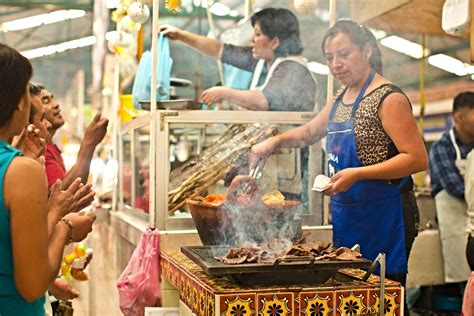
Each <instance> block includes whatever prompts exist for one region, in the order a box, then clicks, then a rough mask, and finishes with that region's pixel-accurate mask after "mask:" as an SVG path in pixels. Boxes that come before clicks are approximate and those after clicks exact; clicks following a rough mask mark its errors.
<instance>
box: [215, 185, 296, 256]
mask: <svg viewBox="0 0 474 316" xmlns="http://www.w3.org/2000/svg"><path fill="white" fill-rule="evenodd" d="M240 183H245V182H244V181H242V182H240ZM240 183H239V184H240ZM233 184H234V182H233ZM241 189H242V186H241V185H231V187H230V188H229V190H235V191H236V192H232V193H237V194H236V198H235V199H234V198H229V196H230V195H229V194H228V198H227V199H226V202H225V203H224V205H223V207H222V210H221V212H223V213H224V214H225V216H223V217H222V218H223V219H225V220H224V221H223V222H222V224H223V225H222V226H221V227H220V229H221V231H220V232H221V236H222V239H221V240H219V241H218V243H219V244H225V245H232V246H239V247H240V246H242V245H245V244H249V243H250V244H257V245H258V244H270V243H275V242H274V241H275V240H278V241H280V242H279V243H281V244H282V247H283V245H288V244H291V242H290V239H295V238H298V237H299V230H298V229H297V228H296V227H297V226H298V225H297V223H295V222H294V221H293V218H294V216H295V213H296V211H297V208H298V203H291V204H287V203H284V204H281V205H279V206H275V205H272V206H267V205H266V204H265V203H263V202H262V201H261V196H260V192H258V191H257V192H253V193H251V194H243V195H239V192H237V191H240V190H241Z"/></svg>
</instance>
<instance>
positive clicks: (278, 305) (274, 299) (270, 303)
mask: <svg viewBox="0 0 474 316" xmlns="http://www.w3.org/2000/svg"><path fill="white" fill-rule="evenodd" d="M293 303H294V302H293V293H268V294H258V295H257V310H258V314H259V315H268V316H286V315H293V309H294V308H293Z"/></svg>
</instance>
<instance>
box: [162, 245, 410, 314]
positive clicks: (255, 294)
mask: <svg viewBox="0 0 474 316" xmlns="http://www.w3.org/2000/svg"><path fill="white" fill-rule="evenodd" d="M160 266H161V277H162V279H164V280H166V281H168V282H169V283H171V284H172V285H173V286H174V287H175V288H176V289H178V292H179V299H180V301H181V302H183V303H184V304H185V305H186V306H187V307H188V308H189V309H190V310H191V311H192V312H193V313H194V314H197V315H229V316H242V315H271V316H280V315H281V316H283V315H295V316H296V315H311V316H312V315H318V316H319V315H320V316H325V315H370V314H376V313H378V310H379V293H380V288H379V278H378V277H377V276H371V277H370V278H369V280H368V281H367V282H363V281H360V280H357V277H359V278H360V277H362V276H363V275H364V273H365V272H364V271H361V270H354V269H345V270H339V272H338V276H337V277H336V278H335V279H336V280H333V281H328V282H327V284H323V285H298V286H265V287H261V286H240V285H237V284H235V283H234V282H231V281H229V280H228V279H227V278H226V277H216V276H208V275H206V274H205V273H204V271H203V270H202V269H201V268H200V267H199V266H197V265H196V264H195V263H194V262H192V261H191V260H190V259H188V258H187V257H186V256H185V255H183V254H182V253H179V252H167V253H162V255H161V261H160ZM403 293H404V292H403V287H402V286H401V285H400V284H399V283H397V282H394V281H390V280H386V281H385V315H401V311H402V310H403V299H402V298H403V295H404V294H403Z"/></svg>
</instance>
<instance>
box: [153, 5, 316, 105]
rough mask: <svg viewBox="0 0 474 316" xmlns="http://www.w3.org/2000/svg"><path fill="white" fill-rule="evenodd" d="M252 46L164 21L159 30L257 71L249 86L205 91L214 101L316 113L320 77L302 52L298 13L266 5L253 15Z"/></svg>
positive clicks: (208, 99) (204, 98) (205, 96)
mask: <svg viewBox="0 0 474 316" xmlns="http://www.w3.org/2000/svg"><path fill="white" fill-rule="evenodd" d="M251 22H252V26H253V28H254V33H253V36H252V40H251V45H250V46H245V47H244V46H234V45H231V44H226V43H223V42H221V41H218V40H215V39H212V38H208V37H205V36H201V35H197V34H194V33H191V32H187V31H184V30H180V29H178V28H176V27H174V26H171V25H163V26H161V27H160V31H161V32H163V34H164V35H166V36H168V38H169V39H171V40H178V41H181V42H183V43H185V44H187V45H189V46H191V47H192V48H194V49H196V50H198V51H200V52H202V53H204V54H206V55H208V56H210V57H213V58H215V59H220V60H221V61H222V62H223V63H225V64H230V65H232V66H234V67H237V68H240V69H243V70H246V71H249V72H252V73H253V78H252V82H251V84H250V89H248V90H239V89H233V88H229V87H212V88H210V89H207V90H205V91H204V92H203V93H202V94H201V101H202V102H203V103H205V104H207V105H211V104H213V103H215V102H218V101H221V100H227V101H229V102H231V103H234V104H237V105H239V106H241V107H243V108H245V109H248V110H253V111H298V112H312V111H313V110H314V108H315V105H316V103H317V98H318V85H317V82H316V79H315V78H314V76H313V75H312V74H311V72H310V71H309V70H308V67H307V62H306V59H304V58H303V57H302V56H301V53H302V52H303V47H302V44H301V39H300V30H299V23H298V19H297V18H296V16H295V15H294V14H293V13H292V12H291V11H289V10H287V9H284V8H266V9H263V10H261V11H259V12H257V13H255V14H254V15H252V17H251Z"/></svg>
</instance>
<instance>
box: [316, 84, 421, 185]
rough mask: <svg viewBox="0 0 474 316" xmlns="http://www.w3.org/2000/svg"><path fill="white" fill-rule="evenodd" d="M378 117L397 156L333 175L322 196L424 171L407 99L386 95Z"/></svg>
mask: <svg viewBox="0 0 474 316" xmlns="http://www.w3.org/2000/svg"><path fill="white" fill-rule="evenodd" d="M379 116H380V120H381V122H382V126H383V128H384V130H385V132H386V133H387V135H388V136H389V137H390V139H391V140H392V141H393V143H394V144H395V146H396V148H397V150H398V152H399V154H398V155H396V156H394V157H392V158H390V159H388V160H386V161H384V162H382V163H378V164H375V165H371V166H364V167H359V168H347V169H344V170H342V171H340V172H338V173H336V174H335V175H334V176H333V177H332V178H331V182H333V183H334V184H333V186H332V187H331V189H330V190H327V192H325V193H327V194H331V193H333V192H341V191H343V192H345V191H347V190H348V189H349V188H350V187H351V186H352V185H353V184H354V183H355V182H356V181H359V180H364V179H386V180H388V179H399V178H402V177H405V176H408V175H411V174H414V173H416V172H420V171H423V170H426V169H427V168H428V154H427V153H426V148H425V145H424V144H423V141H422V139H421V136H420V134H419V131H418V128H417V124H416V121H415V118H414V117H413V114H412V111H411V107H410V103H409V102H408V99H407V98H406V97H405V96H404V95H402V94H400V93H392V94H390V95H389V96H388V97H387V98H386V99H385V100H384V102H383V103H382V105H381V106H380V108H379Z"/></svg>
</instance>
